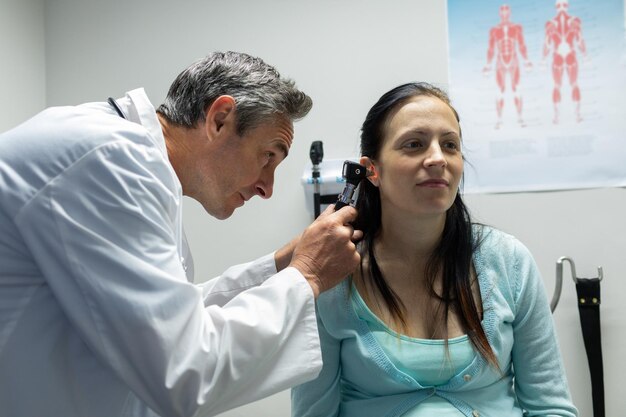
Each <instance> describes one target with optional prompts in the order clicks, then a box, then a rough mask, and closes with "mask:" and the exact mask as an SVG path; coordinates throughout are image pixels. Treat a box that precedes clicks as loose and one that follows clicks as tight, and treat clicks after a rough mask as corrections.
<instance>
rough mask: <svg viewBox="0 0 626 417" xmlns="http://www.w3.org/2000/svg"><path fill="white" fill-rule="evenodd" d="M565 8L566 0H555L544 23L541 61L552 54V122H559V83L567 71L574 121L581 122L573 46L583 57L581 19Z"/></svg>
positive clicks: (566, 6) (576, 60) (566, 5)
mask: <svg viewBox="0 0 626 417" xmlns="http://www.w3.org/2000/svg"><path fill="white" fill-rule="evenodd" d="M568 5H569V4H568V1H567V0H556V10H557V14H556V16H555V17H554V18H553V19H552V20H549V21H548V22H547V23H546V36H545V43H544V46H543V58H544V59H545V58H546V57H547V56H548V54H549V53H550V51H552V78H553V79H554V90H553V91H552V102H553V103H554V120H553V122H554V123H558V122H559V103H560V102H561V84H562V82H563V72H564V70H567V77H568V79H569V83H570V86H571V88H572V100H573V101H574V104H575V112H576V121H581V120H582V118H581V116H580V88H579V87H578V59H577V58H576V47H577V48H578V49H579V50H580V52H581V53H582V54H583V56H584V55H585V54H586V47H585V41H584V40H583V37H582V31H581V25H582V23H581V20H580V19H579V18H578V17H575V16H572V15H570V14H568V13H567V8H568Z"/></svg>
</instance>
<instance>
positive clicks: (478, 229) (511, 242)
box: [473, 224, 530, 261]
mask: <svg viewBox="0 0 626 417" xmlns="http://www.w3.org/2000/svg"><path fill="white" fill-rule="evenodd" d="M473 230H474V235H475V241H476V244H477V248H476V249H477V252H478V253H480V254H481V255H482V256H483V257H484V258H492V259H506V260H509V261H510V260H511V259H512V258H513V259H516V258H518V257H520V256H527V255H530V252H529V251H528V248H527V247H526V245H524V244H523V243H522V242H521V241H520V240H519V239H518V238H517V237H515V236H513V235H512V234H509V233H507V232H504V231H502V230H500V229H497V228H495V227H493V226H487V225H483V224H474V225H473Z"/></svg>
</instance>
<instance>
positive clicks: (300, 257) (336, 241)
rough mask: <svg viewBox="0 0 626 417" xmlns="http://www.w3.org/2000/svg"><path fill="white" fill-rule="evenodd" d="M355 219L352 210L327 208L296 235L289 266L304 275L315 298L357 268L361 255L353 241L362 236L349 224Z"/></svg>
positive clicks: (361, 233) (348, 207) (347, 208)
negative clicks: (297, 240) (297, 238)
mask: <svg viewBox="0 0 626 417" xmlns="http://www.w3.org/2000/svg"><path fill="white" fill-rule="evenodd" d="M356 216H357V211H356V209H355V208H354V207H350V206H346V207H342V208H341V209H340V210H338V211H334V206H333V205H331V206H329V207H327V208H326V210H324V212H323V213H322V214H320V215H319V217H318V218H317V219H315V221H314V222H313V223H311V225H310V226H309V227H307V228H306V229H305V230H304V232H303V233H302V235H301V236H300V240H299V242H298V243H297V245H296V247H295V248H294V250H293V255H292V257H291V263H290V264H289V266H292V267H294V268H296V269H297V270H299V271H300V272H301V273H302V275H304V278H306V280H307V281H308V282H309V285H311V288H312V289H313V294H314V295H315V298H317V296H318V295H320V294H321V293H322V292H324V291H326V290H328V289H331V288H332V287H334V286H335V285H337V284H338V283H339V282H341V281H342V280H343V279H344V278H345V277H347V276H348V275H349V274H351V273H352V272H353V271H354V270H355V269H356V267H357V266H358V265H359V262H360V260H361V256H360V255H359V253H358V252H357V250H356V244H355V242H357V241H358V240H360V239H361V238H362V237H363V232H362V231H360V230H354V228H353V227H352V225H350V222H353V221H354V220H355V219H356Z"/></svg>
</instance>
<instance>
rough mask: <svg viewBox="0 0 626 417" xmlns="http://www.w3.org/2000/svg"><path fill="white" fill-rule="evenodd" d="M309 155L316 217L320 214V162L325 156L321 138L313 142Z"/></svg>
mask: <svg viewBox="0 0 626 417" xmlns="http://www.w3.org/2000/svg"><path fill="white" fill-rule="evenodd" d="M309 157H310V158H311V164H313V189H314V193H313V207H314V210H315V218H316V219H317V216H319V215H320V205H321V201H320V166H319V164H320V162H322V158H324V145H323V144H322V141H321V140H316V141H314V142H313V143H311V149H310V150H309Z"/></svg>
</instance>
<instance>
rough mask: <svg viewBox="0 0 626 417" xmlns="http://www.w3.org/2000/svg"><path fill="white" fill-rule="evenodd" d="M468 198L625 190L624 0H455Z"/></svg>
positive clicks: (452, 31)
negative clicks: (590, 190) (526, 192)
mask: <svg viewBox="0 0 626 417" xmlns="http://www.w3.org/2000/svg"><path fill="white" fill-rule="evenodd" d="M447 15H448V21H447V23H448V58H449V61H448V65H449V93H450V96H451V98H452V104H453V105H454V106H455V108H456V109H457V110H458V112H459V115H460V118H461V129H462V134H463V140H464V145H463V146H464V155H465V158H466V162H467V163H466V169H465V185H464V191H465V192H466V193H490V192H521V191H547V190H568V189H580V188H597V187H623V186H626V47H625V46H626V35H625V33H626V32H625V30H624V26H625V24H624V23H625V20H626V18H625V15H624V1H623V0H603V1H597V0H569V1H568V0H516V1H508V2H503V1H492V0H481V1H466V0H448V1H447Z"/></svg>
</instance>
